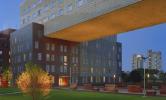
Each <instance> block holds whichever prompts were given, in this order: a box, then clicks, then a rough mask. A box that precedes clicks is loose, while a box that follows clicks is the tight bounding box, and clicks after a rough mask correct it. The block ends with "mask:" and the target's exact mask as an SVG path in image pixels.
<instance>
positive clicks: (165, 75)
mask: <svg viewBox="0 0 166 100" xmlns="http://www.w3.org/2000/svg"><path fill="white" fill-rule="evenodd" d="M159 77H160V80H161V81H162V82H163V83H166V73H164V72H161V73H160V76H159Z"/></svg>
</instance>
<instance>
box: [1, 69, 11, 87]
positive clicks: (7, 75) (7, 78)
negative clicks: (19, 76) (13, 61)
mask: <svg viewBox="0 0 166 100" xmlns="http://www.w3.org/2000/svg"><path fill="white" fill-rule="evenodd" d="M12 76H13V74H12V70H11V68H9V67H8V68H6V69H5V70H3V73H2V78H3V80H4V81H5V82H6V87H8V86H10V81H11V79H12Z"/></svg>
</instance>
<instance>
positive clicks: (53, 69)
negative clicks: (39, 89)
mask: <svg viewBox="0 0 166 100" xmlns="http://www.w3.org/2000/svg"><path fill="white" fill-rule="evenodd" d="M51 72H52V73H53V72H55V65H52V66H51Z"/></svg>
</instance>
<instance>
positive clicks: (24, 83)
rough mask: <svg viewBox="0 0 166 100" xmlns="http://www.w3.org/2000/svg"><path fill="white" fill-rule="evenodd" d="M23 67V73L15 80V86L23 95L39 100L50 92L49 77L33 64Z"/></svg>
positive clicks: (50, 83) (50, 82)
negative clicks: (24, 68)
mask: <svg viewBox="0 0 166 100" xmlns="http://www.w3.org/2000/svg"><path fill="white" fill-rule="evenodd" d="M25 67H26V70H25V72H23V73H22V74H21V75H20V76H19V77H18V79H17V85H18V87H19V88H20V89H21V90H22V92H23V93H25V94H28V95H30V96H32V99H33V100H40V99H41V98H43V96H46V95H48V94H49V92H50V89H51V86H52V81H51V77H50V76H49V75H48V73H47V72H45V71H44V70H42V69H41V68H40V67H38V66H37V65H35V64H33V63H27V64H26V65H25Z"/></svg>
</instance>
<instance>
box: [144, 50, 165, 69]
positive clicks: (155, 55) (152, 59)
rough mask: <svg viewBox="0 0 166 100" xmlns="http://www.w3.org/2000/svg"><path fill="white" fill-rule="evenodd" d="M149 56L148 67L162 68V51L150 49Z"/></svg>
mask: <svg viewBox="0 0 166 100" xmlns="http://www.w3.org/2000/svg"><path fill="white" fill-rule="evenodd" d="M147 56H148V60H147V67H148V68H149V69H157V70H161V67H162V53H161V52H160V51H157V52H156V51H152V50H148V53H147Z"/></svg>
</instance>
